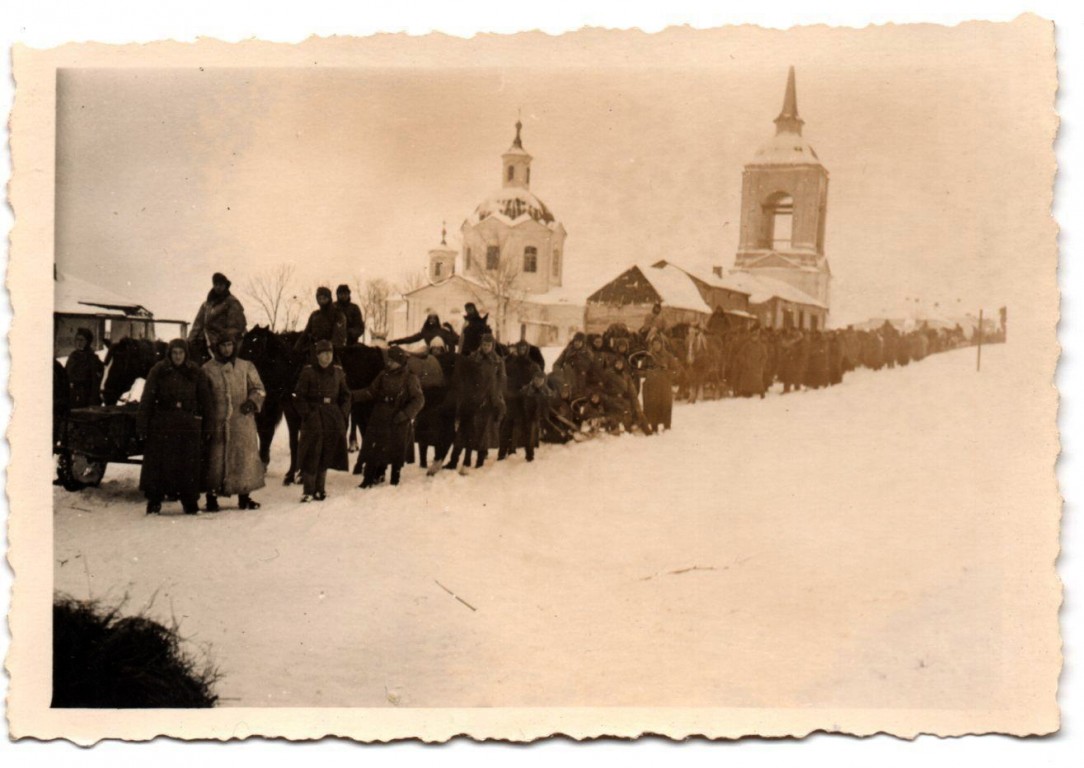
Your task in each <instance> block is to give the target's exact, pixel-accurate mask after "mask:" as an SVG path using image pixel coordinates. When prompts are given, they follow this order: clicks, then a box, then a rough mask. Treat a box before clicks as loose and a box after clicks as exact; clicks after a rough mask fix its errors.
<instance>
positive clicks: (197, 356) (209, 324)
mask: <svg viewBox="0 0 1084 768" xmlns="http://www.w3.org/2000/svg"><path fill="white" fill-rule="evenodd" d="M230 285H232V283H230V281H229V280H228V279H227V278H226V276H225V275H224V274H222V273H221V272H215V273H214V275H213V276H212V277H211V290H210V292H209V293H208V294H207V300H206V301H205V302H203V304H202V305H201V306H200V308H199V312H197V313H196V319H195V320H193V321H192V330H191V331H189V333H188V351H189V354H190V355H191V357H192V359H193V360H194V361H195V362H200V361H202V360H208V359H210V357H211V353H212V351H213V350H214V349H215V348H216V347H217V346H218V341H219V339H221V338H222V336H223V335H225V334H226V333H227V332H231V333H233V334H234V336H235V337H236V338H238V339H239V338H241V337H242V336H244V335H245V331H246V330H248V326H247V324H246V323H247V321H246V320H245V308H244V306H242V304H241V302H240V301H239V300H238V299H237V297H236V296H234V295H233V294H232V293H230Z"/></svg>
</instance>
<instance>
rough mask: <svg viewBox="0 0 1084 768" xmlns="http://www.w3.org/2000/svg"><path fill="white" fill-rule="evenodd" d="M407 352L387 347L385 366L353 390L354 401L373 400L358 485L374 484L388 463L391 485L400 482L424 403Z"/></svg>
mask: <svg viewBox="0 0 1084 768" xmlns="http://www.w3.org/2000/svg"><path fill="white" fill-rule="evenodd" d="M407 359H408V358H407V353H406V351H405V350H403V349H400V348H399V347H392V348H391V349H389V350H388V359H387V366H386V367H385V368H384V370H382V371H381V372H380V373H378V374H377V375H376V378H375V379H374V380H373V383H372V384H370V385H369V386H368V387H366V388H365V389H356V390H354V392H353V398H354V400H355V401H356V402H359V403H364V402H368V401H374V402H375V405H374V406H373V414H372V416H370V417H369V424H368V427H367V428H366V429H365V439H364V440H363V441H362V444H361V461H363V462H365V471H364V473H363V475H362V480H361V485H360V486H359V487H360V488H369V487H370V486H372V485H375V484H376V483H377V482H378V481H379V479H380V478H382V477H383V476H384V470H385V469H386V468H387V467H388V466H391V484H392V485H399V473H400V471H401V470H402V468H403V464H404V463H406V461H407V458H408V457H409V456H410V454H411V451H412V450H413V443H414V429H413V426H412V423H413V421H414V418H415V417H416V416H417V415H418V413H419V412H420V411H421V409H422V406H424V405H425V396H424V395H423V394H422V385H421V384H420V383H419V381H418V377H417V376H415V375H414V374H413V373H412V372H411V371H410V369H409V368H407Z"/></svg>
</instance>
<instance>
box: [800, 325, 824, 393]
mask: <svg viewBox="0 0 1084 768" xmlns="http://www.w3.org/2000/svg"><path fill="white" fill-rule="evenodd" d="M805 385H806V386H807V387H808V388H809V389H820V388H821V387H827V386H828V340H827V339H825V338H824V334H823V333H821V332H820V331H813V337H812V338H811V339H810V340H809V364H808V365H807V366H806V369H805Z"/></svg>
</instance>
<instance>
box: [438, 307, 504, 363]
mask: <svg viewBox="0 0 1084 768" xmlns="http://www.w3.org/2000/svg"><path fill="white" fill-rule="evenodd" d="M463 309H464V311H465V314H464V315H463V336H462V340H463V346H462V347H461V348H460V351H461V352H462V353H463V354H464V355H473V354H474V353H475V352H476V351H478V348H479V347H481V346H482V337H483V336H485V335H487V334H488V335H490V336H492V335H493V331H492V330H491V329H490V327H489V315H479V314H478V307H476V306H474V303H473V302H467V303H466V304H465V305H463ZM445 343H447V342H445Z"/></svg>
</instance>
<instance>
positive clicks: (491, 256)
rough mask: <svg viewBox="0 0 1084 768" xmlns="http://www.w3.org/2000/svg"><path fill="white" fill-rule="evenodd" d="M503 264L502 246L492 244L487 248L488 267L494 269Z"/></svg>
mask: <svg viewBox="0 0 1084 768" xmlns="http://www.w3.org/2000/svg"><path fill="white" fill-rule="evenodd" d="M500 265H501V247H500V246H499V245H491V246H489V247H487V248H486V269H489V270H494V269H497V268H498V267H499V266H500Z"/></svg>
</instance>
